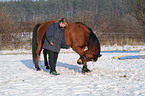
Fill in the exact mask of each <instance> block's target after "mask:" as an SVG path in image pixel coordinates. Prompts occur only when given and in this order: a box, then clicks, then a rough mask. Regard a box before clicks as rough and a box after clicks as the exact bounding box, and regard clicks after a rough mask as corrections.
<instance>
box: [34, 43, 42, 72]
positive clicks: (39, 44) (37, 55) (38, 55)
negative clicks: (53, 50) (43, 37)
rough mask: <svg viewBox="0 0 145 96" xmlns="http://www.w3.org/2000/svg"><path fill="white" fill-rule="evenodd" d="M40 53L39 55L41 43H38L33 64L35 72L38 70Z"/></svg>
mask: <svg viewBox="0 0 145 96" xmlns="http://www.w3.org/2000/svg"><path fill="white" fill-rule="evenodd" d="M40 53H41V43H38V46H37V50H36V62H35V68H36V70H37V71H39V70H40V68H39V64H38V62H39V57H40Z"/></svg>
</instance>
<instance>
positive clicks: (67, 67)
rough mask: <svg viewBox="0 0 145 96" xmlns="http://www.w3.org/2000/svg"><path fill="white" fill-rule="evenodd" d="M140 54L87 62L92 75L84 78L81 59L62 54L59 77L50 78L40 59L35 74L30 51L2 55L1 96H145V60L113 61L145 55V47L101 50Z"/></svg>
mask: <svg viewBox="0 0 145 96" xmlns="http://www.w3.org/2000/svg"><path fill="white" fill-rule="evenodd" d="M111 48H112V50H116V49H118V50H122V49H124V50H141V51H140V52H139V53H102V57H101V58H99V59H98V61H97V62H88V68H89V69H90V70H91V71H92V72H91V73H87V74H82V73H81V70H82V65H78V64H77V63H76V61H77V59H78V58H79V55H78V54H76V53H75V52H73V51H72V50H71V49H69V50H61V53H60V54H59V57H58V62H57V67H56V68H57V71H58V72H59V73H60V74H61V75H59V76H53V75H50V73H49V70H46V69H45V67H44V59H43V54H41V56H40V61H39V66H40V68H41V71H36V70H35V68H34V65H33V62H32V55H31V51H30V50H12V51H9V50H3V51H1V52H0V54H1V55H0V96H145V60H144V59H126V60H118V59H113V58H112V57H113V56H121V55H145V46H128V45H127V46H123V47H121V46H116V45H115V46H102V50H104V51H105V50H111Z"/></svg>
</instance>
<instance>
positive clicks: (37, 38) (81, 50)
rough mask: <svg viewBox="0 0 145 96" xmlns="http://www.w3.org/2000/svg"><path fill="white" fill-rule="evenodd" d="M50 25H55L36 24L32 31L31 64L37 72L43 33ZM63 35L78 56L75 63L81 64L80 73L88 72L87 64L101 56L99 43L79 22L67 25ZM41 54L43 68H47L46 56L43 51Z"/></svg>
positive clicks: (89, 30)
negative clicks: (32, 63)
mask: <svg viewBox="0 0 145 96" xmlns="http://www.w3.org/2000/svg"><path fill="white" fill-rule="evenodd" d="M52 23H55V21H48V22H45V23H42V24H37V25H36V26H35V27H34V30H33V38H32V54H33V62H34V64H35V68H36V69H37V70H40V68H39V65H38V60H39V56H40V53H41V50H42V45H43V42H44V39H45V33H46V30H47V28H48V27H49V25H51V24H52ZM64 35H65V40H66V43H67V44H68V45H69V46H70V47H71V48H72V49H73V50H74V51H75V52H76V53H78V54H79V55H80V58H79V59H78V61H77V63H78V64H83V68H82V72H83V73H85V72H89V71H90V70H89V69H88V68H87V62H88V61H92V60H93V61H97V59H98V57H101V56H102V55H101V54H100V43H99V40H98V38H97V37H96V35H95V34H94V33H93V31H92V30H91V29H90V28H89V27H88V26H86V25H85V24H83V23H81V22H75V23H71V24H68V26H67V27H66V28H65V32H64ZM85 47H87V50H85ZM43 53H44V60H45V66H46V67H48V63H47V54H46V52H45V50H44V51H43Z"/></svg>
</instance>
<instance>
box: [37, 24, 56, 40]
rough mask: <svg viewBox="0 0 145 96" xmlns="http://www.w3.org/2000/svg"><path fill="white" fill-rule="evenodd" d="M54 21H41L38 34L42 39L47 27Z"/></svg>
mask: <svg viewBox="0 0 145 96" xmlns="http://www.w3.org/2000/svg"><path fill="white" fill-rule="evenodd" d="M53 23H55V21H47V22H44V23H41V25H40V27H39V28H38V30H37V36H39V37H38V38H40V40H42V38H43V36H44V34H45V33H46V30H47V28H48V27H49V26H50V25H51V24H53Z"/></svg>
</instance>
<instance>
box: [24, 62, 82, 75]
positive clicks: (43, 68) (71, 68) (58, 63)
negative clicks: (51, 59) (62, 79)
mask: <svg viewBox="0 0 145 96" xmlns="http://www.w3.org/2000/svg"><path fill="white" fill-rule="evenodd" d="M21 62H22V63H23V64H24V65H25V66H26V67H28V68H30V69H33V70H35V67H34V64H33V61H32V60H21ZM39 67H40V69H41V70H44V71H45V72H50V70H47V69H46V68H45V66H44V61H43V60H39ZM56 67H63V68H66V69H69V70H73V71H75V72H79V73H81V69H82V68H81V67H79V66H77V65H70V64H67V63H62V62H59V61H58V62H57V64H56Z"/></svg>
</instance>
